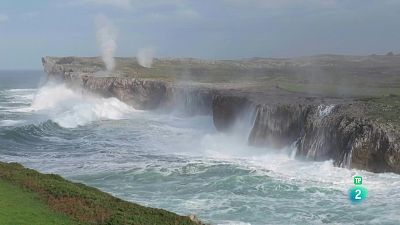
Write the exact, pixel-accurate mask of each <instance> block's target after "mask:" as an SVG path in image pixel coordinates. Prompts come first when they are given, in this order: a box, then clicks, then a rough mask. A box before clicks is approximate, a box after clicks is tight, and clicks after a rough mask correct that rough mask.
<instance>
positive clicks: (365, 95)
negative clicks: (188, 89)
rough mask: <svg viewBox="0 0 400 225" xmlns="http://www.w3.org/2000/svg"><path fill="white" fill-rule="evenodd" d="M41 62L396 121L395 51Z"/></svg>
mask: <svg viewBox="0 0 400 225" xmlns="http://www.w3.org/2000/svg"><path fill="white" fill-rule="evenodd" d="M42 61H43V65H44V69H45V71H46V72H47V73H48V74H71V75H77V76H94V77H128V78H130V77H131V78H140V79H151V80H160V81H165V82H169V83H172V84H179V85H182V84H184V85H191V86H199V87H208V88H213V89H219V90H221V89H224V90H229V91H233V92H235V93H236V94H237V93H245V94H247V95H251V97H252V98H253V99H256V102H260V103H262V102H276V103H279V102H289V103H300V102H311V103H312V102H317V103H318V102H324V103H326V104H337V103H347V104H353V103H355V104H356V106H354V107H350V110H351V111H352V114H354V115H357V114H362V115H368V116H369V117H370V118H372V119H374V120H377V121H378V122H379V123H385V124H389V125H390V126H392V125H393V126H395V127H394V128H395V129H397V127H398V126H400V118H398V116H397V115H399V114H400V55H370V56H343V55H319V56H312V57H300V58H293V59H288V58H282V59H276V58H250V59H242V60H201V59H193V58H182V59H174V58H164V59H154V60H153V64H152V67H151V68H146V67H143V66H141V65H140V64H139V63H138V60H137V59H136V58H121V57H117V58H115V63H116V67H115V69H114V70H113V71H106V69H105V65H104V63H103V61H102V59H101V58H100V57H44V58H43V59H42ZM397 125H398V126H397ZM396 126H397V127H396Z"/></svg>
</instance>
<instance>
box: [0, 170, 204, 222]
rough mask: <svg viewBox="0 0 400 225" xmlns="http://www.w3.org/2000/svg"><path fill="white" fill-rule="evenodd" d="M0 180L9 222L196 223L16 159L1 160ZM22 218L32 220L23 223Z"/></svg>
mask: <svg viewBox="0 0 400 225" xmlns="http://www.w3.org/2000/svg"><path fill="white" fill-rule="evenodd" d="M0 184H1V185H0V196H7V198H4V199H3V198H1V200H0V202H1V203H0V206H2V205H3V204H5V205H6V206H7V205H8V206H9V207H8V208H7V209H6V210H3V207H1V211H2V212H1V213H0V219H2V218H3V217H4V218H6V219H7V221H9V222H10V223H9V224H18V225H23V224H30V225H35V224H107V225H113V224H118V225H119V224H132V225H156V224H165V225H172V224H173V225H178V224H179V225H194V224H199V223H196V222H193V221H192V220H191V219H190V218H189V217H186V216H179V215H176V214H175V213H171V212H168V211H166V210H162V209H154V208H148V207H144V206H141V205H138V204H134V203H130V202H126V201H123V200H121V199H118V198H115V197H113V196H111V195H109V194H106V193H104V192H101V191H99V190H98V189H96V188H91V187H88V186H86V185H83V184H79V183H72V182H69V181H67V180H65V179H63V178H62V177H60V176H58V175H53V174H41V173H38V172H36V171H34V170H31V169H26V168H24V167H23V166H21V165H20V164H17V163H2V162H0ZM116 185H117V184H116ZM13 187H15V188H13ZM50 210H51V211H50ZM51 212H53V213H51ZM10 215H13V217H11V218H10V217H9V216H10ZM63 215H64V216H63ZM32 217H36V221H37V223H36V222H34V220H29V219H30V218H32ZM67 217H68V218H67ZM17 219H18V220H17ZM19 219H20V220H21V221H20V222H17V221H19ZM25 220H29V221H32V222H29V223H24V221H25ZM1 221H2V223H1V224H3V220H1ZM4 221H6V220H4ZM53 221H54V223H53ZM71 221H72V222H71ZM5 224H6V223H5Z"/></svg>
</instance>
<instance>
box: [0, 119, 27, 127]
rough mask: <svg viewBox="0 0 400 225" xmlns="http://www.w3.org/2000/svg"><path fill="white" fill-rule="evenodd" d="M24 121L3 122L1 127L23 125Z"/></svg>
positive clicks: (0, 123)
mask: <svg viewBox="0 0 400 225" xmlns="http://www.w3.org/2000/svg"><path fill="white" fill-rule="evenodd" d="M23 122H24V121H23V120H1V121H0V127H10V126H15V125H18V124H21V123H23Z"/></svg>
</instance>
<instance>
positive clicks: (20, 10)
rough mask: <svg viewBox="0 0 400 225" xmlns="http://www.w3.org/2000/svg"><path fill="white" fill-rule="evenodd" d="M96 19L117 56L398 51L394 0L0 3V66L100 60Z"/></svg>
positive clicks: (399, 24)
mask: <svg viewBox="0 0 400 225" xmlns="http://www.w3.org/2000/svg"><path fill="white" fill-rule="evenodd" d="M98 15H102V16H104V17H106V18H107V19H108V21H110V23H111V24H112V25H113V28H114V29H115V30H116V31H117V35H116V44H117V48H116V52H115V53H116V55H117V56H136V54H137V52H138V51H139V50H140V49H142V48H152V49H154V52H155V55H156V56H157V57H198V58H213V59H214V58H245V57H297V56H303V55H315V54H322V53H335V54H363V55H365V54H372V53H378V54H383V53H386V52H388V51H394V52H396V53H399V52H400V1H399V0H48V1H46V0H41V1H33V0H32V1H28V0H27V1H15V0H2V1H1V2H0V69H40V68H41V62H40V58H41V57H42V56H44V55H54V56H67V55H79V56H93V55H100V54H101V53H100V50H99V45H98V42H97V41H96V40H97V39H96V26H95V18H96V17H97V16H98Z"/></svg>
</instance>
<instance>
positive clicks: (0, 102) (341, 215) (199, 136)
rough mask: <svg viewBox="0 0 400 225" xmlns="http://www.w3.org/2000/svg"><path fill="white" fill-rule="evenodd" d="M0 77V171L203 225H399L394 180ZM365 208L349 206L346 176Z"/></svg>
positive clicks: (170, 117) (27, 78) (9, 75)
mask: <svg viewBox="0 0 400 225" xmlns="http://www.w3.org/2000/svg"><path fill="white" fill-rule="evenodd" d="M45 80H46V79H45V75H44V74H43V73H42V72H41V71H0V161H5V162H18V163H21V164H23V165H24V166H26V167H29V168H33V169H36V170H38V171H40V172H44V173H56V174H60V175H62V176H63V177H65V178H67V179H69V180H72V181H76V182H82V183H84V184H87V185H90V186H93V187H96V188H99V189H100V190H102V191H105V192H108V193H111V194H112V195H114V196H117V197H119V198H122V199H124V200H128V201H132V202H136V203H139V204H142V205H146V206H150V207H157V208H163V209H166V210H169V211H173V212H176V213H178V214H182V215H189V214H196V215H197V216H198V217H199V218H200V219H201V220H203V221H205V222H209V223H211V224H231V225H233V224H240V225H245V224H251V225H262V224H399V223H400V214H399V209H400V176H399V175H397V174H393V173H381V174H375V173H370V172H366V171H360V170H354V169H352V170H349V169H345V168H338V167H334V166H333V163H332V161H323V162H313V161H305V160H298V159H295V158H294V157H293V156H294V154H295V151H296V149H294V147H293V146H287V147H286V148H285V149H269V148H255V147H251V146H248V145H247V135H248V132H249V130H248V128H247V127H246V126H242V127H239V128H238V129H235V130H234V131H232V132H230V133H219V132H217V131H216V129H215V128H214V125H213V120H212V117H211V116H187V115H184V114H182V113H179V112H178V111H174V112H172V113H165V112H164V113H163V112H156V111H154V112H153V111H142V110H136V109H134V108H132V107H130V106H128V105H126V104H124V103H123V102H121V101H119V100H118V99H116V98H102V97H99V96H95V95H91V94H87V93H84V92H82V91H76V90H71V89H69V88H68V87H67V86H65V85H64V84H62V83H53V82H45ZM355 175H359V176H362V178H363V185H364V187H365V188H366V189H368V196H367V198H366V200H365V201H363V202H362V203H359V204H354V203H352V202H351V201H350V200H349V195H348V191H349V189H350V188H351V187H353V176H355Z"/></svg>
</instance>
